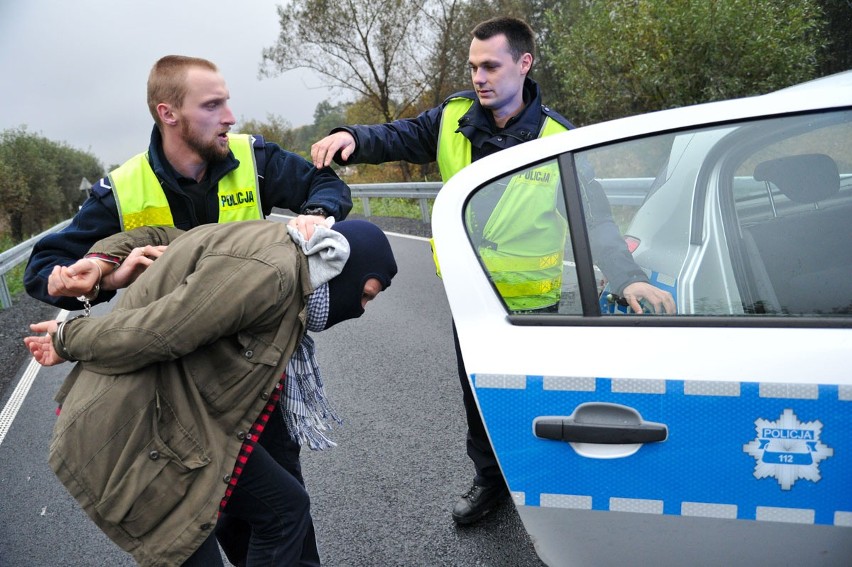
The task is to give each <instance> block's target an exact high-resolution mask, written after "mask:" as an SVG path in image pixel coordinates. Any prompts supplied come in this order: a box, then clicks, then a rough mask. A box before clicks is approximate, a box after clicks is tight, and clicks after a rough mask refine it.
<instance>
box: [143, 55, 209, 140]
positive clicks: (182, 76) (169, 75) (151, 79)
mask: <svg viewBox="0 0 852 567" xmlns="http://www.w3.org/2000/svg"><path fill="white" fill-rule="evenodd" d="M192 67H199V68H201V69H207V70H209V71H216V72H218V71H219V69H218V68H217V67H216V65H214V64H213V63H211V62H210V61H208V60H207V59H201V58H200V57H186V56H184V55H166V56H165V57H162V58H160V60H158V61H157V62H156V63H154V66H153V67H151V73H149V75H148V110H149V111H150V112H151V116H153V117H154V122H156V123H157V126H159V127H160V128H162V126H163V125H162V124H160V117H159V115H158V114H157V105H158V104H160V103H163V102H164V103H166V104H170V105H172V106H174V107H175V108H180V107H181V106H183V99H184V98H186V92H187V84H186V76H187V73H188V71H189V69H190V68H192Z"/></svg>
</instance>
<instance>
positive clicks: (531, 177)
mask: <svg viewBox="0 0 852 567" xmlns="http://www.w3.org/2000/svg"><path fill="white" fill-rule="evenodd" d="M465 223H466V228H467V233H468V236H469V237H470V240H471V243H472V245H473V247H474V249H475V250H476V253H477V256H478V257H479V260H480V262H481V264H482V267H483V268H484V270H485V271H486V273H487V274H488V276H489V278H490V280H491V283H492V285H493V286H494V289H495V292H496V293H498V294H499V295H500V297H501V298H502V299H503V302H504V304H505V305H506V307H507V309H508V310H509V311H510V312H512V313H542V314H544V313H563V314H574V315H579V314H581V313H582V311H581V309H580V305H579V302H578V300H577V299H578V298H577V276H576V270H575V269H574V262H573V255H572V252H571V240H570V237H569V236H568V221H567V220H566V214H565V201H564V198H563V193H562V183H561V175H560V170H559V165H558V163H557V162H556V161H555V160H551V161H547V162H544V163H540V164H536V165H533V166H530V167H528V168H526V169H524V170H523V171H521V172H519V173H514V174H512V175H509V176H506V177H501V178H499V179H497V180H495V181H492V182H491V183H488V184H487V185H485V186H484V187H482V188H480V189H479V190H478V191H477V192H476V193H474V194H473V196H472V197H471V199H470V201H468V203H467V206H466V207H465Z"/></svg>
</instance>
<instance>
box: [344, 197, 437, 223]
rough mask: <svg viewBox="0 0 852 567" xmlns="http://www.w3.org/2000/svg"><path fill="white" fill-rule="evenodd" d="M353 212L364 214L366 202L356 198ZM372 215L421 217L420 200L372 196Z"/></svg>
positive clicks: (430, 205) (430, 204) (430, 206)
mask: <svg viewBox="0 0 852 567" xmlns="http://www.w3.org/2000/svg"><path fill="white" fill-rule="evenodd" d="M433 204H434V201H433V200H430V201H429V213H430V214H431V213H432V205H433ZM352 214H357V215H363V214H364V204H363V203H362V202H361V199H355V202H354V203H353V207H352ZM370 215H371V216H375V217H398V218H406V219H419V218H420V201H419V200H418V199H398V198H371V199H370Z"/></svg>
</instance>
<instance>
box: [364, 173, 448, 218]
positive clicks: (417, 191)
mask: <svg viewBox="0 0 852 567" xmlns="http://www.w3.org/2000/svg"><path fill="white" fill-rule="evenodd" d="M443 185H444V184H443V183H441V182H440V181H421V182H416V183H415V182H412V183H356V184H353V185H350V186H349V188H350V189H351V190H352V197H353V198H354V199H361V204H362V205H363V206H364V216H365V217H367V218H369V217H370V216H371V214H372V213H371V211H370V199H372V198H381V197H390V198H402V199H418V200H419V201H420V220H421V221H423V224H429V218H430V217H429V199H434V198H435V197H437V196H438V191H439V190H440V189H441V187H443Z"/></svg>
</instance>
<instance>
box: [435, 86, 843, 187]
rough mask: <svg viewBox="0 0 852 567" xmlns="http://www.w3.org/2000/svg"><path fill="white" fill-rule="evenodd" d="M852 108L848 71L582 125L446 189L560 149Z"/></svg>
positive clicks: (485, 165) (509, 153)
mask: <svg viewBox="0 0 852 567" xmlns="http://www.w3.org/2000/svg"><path fill="white" fill-rule="evenodd" d="M833 108H852V70H850V71H844V72H842V73H837V74H834V75H830V76H827V77H822V78H820V79H815V80H812V81H808V82H805V83H800V84H797V85H793V86H791V87H786V88H783V89H780V90H777V91H773V92H771V93H768V94H763V95H756V96H750V97H743V98H736V99H730V100H724V101H716V102H708V103H702V104H696V105H692V106H683V107H678V108H671V109H667V110H658V111H654V112H649V113H646V114H638V115H635V116H628V117H625V118H617V119H614V120H609V121H606V122H599V123H596V124H591V125H588V126H582V127H580V128H576V129H573V130H569V131H567V132H563V133H561V134H556V135H553V136H546V137H543V138H538V139H536V140H531V141H529V142H527V143H524V144H520V145H518V146H515V147H513V148H509V149H507V150H504V151H501V152H497V153H496V154H492V155H490V156H486V157H485V158H483V159H480V160H477V161H475V162H473V163H472V164H470V165H469V166H468V167H466V168H464V169H463V170H461V171H460V172H459V173H457V174H456V175H454V176H453V178H452V179H450V181H449V182H448V183H447V187H454V186H457V185H466V186H469V185H470V184H474V185H476V184H478V183H479V182H481V181H482V180H483V178H488V177H493V175H494V172H495V171H511V170H514V169H518V168H521V167H525V166H527V165H528V164H529V163H530V162H532V161H539V160H544V159H548V158H552V157H554V156H556V155H558V154H561V153H563V152H566V151H574V150H577V149H581V148H589V147H593V146H596V145H599V144H605V143H611V142H615V141H619V140H628V139H632V138H635V137H639V136H644V135H648V134H654V133H662V132H667V131H671V132H674V131H678V130H683V129H687V128H701V127H704V126H711V125H716V124H725V123H730V122H735V121H741V120H748V119H750V118H767V117H771V116H780V115H784V114H792V113H801V112H808V111H816V110H824V109H833Z"/></svg>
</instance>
